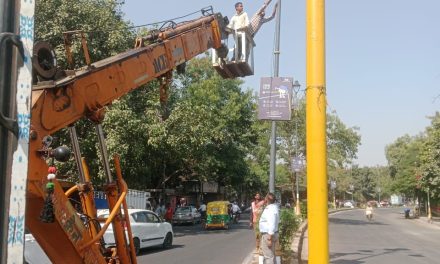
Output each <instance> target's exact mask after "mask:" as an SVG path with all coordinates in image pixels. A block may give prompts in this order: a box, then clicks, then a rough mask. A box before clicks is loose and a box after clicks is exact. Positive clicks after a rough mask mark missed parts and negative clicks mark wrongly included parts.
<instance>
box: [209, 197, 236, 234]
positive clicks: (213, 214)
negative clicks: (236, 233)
mask: <svg viewBox="0 0 440 264" xmlns="http://www.w3.org/2000/svg"><path fill="white" fill-rule="evenodd" d="M228 209H229V202H228V201H215V202H209V203H208V205H207V208H206V223H205V229H209V228H224V229H228V228H229V223H230V222H231V217H230V216H229V212H228Z"/></svg>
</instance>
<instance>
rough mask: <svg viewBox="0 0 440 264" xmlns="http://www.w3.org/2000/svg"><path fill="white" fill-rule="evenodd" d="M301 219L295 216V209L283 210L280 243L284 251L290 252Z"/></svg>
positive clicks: (281, 213)
mask: <svg viewBox="0 0 440 264" xmlns="http://www.w3.org/2000/svg"><path fill="white" fill-rule="evenodd" d="M299 223H300V222H299V219H297V217H296V216H295V210H294V209H281V211H280V223H279V227H278V229H279V241H280V246H281V249H282V250H283V251H288V250H289V249H290V245H291V243H292V240H293V237H294V235H295V233H296V231H297V230H298V226H299Z"/></svg>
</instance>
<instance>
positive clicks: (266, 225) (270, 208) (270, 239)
mask: <svg viewBox="0 0 440 264" xmlns="http://www.w3.org/2000/svg"><path fill="white" fill-rule="evenodd" d="M264 200H265V202H266V205H267V206H266V207H265V208H264V211H263V213H262V214H261V217H260V222H259V228H260V234H261V241H260V249H261V251H262V253H263V257H264V260H263V263H264V264H274V263H275V244H276V242H277V240H278V224H279V222H280V213H279V210H278V206H277V205H276V204H275V195H274V194H273V193H268V194H267V195H266V197H265V198H264Z"/></svg>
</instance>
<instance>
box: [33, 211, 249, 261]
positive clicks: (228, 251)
mask: <svg viewBox="0 0 440 264" xmlns="http://www.w3.org/2000/svg"><path fill="white" fill-rule="evenodd" d="M248 223H249V220H241V221H240V222H239V223H238V224H233V225H231V226H230V228H229V230H208V231H206V230H203V229H202V228H201V225H200V224H196V225H194V226H192V225H181V226H174V227H173V230H174V242H173V247H172V248H170V249H166V250H165V249H162V248H161V247H156V248H154V247H153V248H146V249H142V250H141V252H140V254H139V256H138V258H137V261H138V263H139V264H141V263H145V264H174V263H176V264H224V263H228V264H236V263H237V264H241V263H242V262H243V260H244V259H245V258H246V257H247V256H248V255H249V253H250V252H251V251H252V250H253V249H254V248H255V242H254V241H255V240H254V233H253V231H252V230H251V229H249V226H248ZM30 238H31V236H29V239H28V240H27V241H26V250H25V259H26V260H27V261H28V263H29V264H50V263H51V262H50V260H49V259H48V258H47V256H46V254H45V253H44V251H43V250H42V249H41V248H40V246H39V245H38V243H37V242H35V240H31V239H30Z"/></svg>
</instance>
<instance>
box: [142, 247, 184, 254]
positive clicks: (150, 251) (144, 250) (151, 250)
mask: <svg viewBox="0 0 440 264" xmlns="http://www.w3.org/2000/svg"><path fill="white" fill-rule="evenodd" d="M184 247H185V246H184V245H173V246H172V247H170V248H166V249H165V248H163V247H161V246H155V247H149V248H142V249H141V250H140V251H139V255H138V256H144V255H149V254H154V253H157V252H161V251H167V250H173V249H175V248H184Z"/></svg>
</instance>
